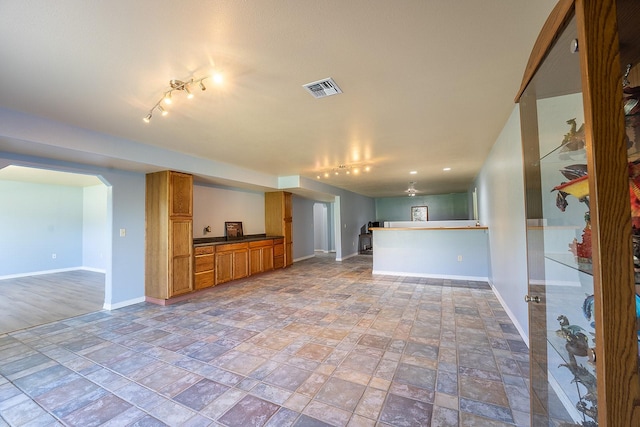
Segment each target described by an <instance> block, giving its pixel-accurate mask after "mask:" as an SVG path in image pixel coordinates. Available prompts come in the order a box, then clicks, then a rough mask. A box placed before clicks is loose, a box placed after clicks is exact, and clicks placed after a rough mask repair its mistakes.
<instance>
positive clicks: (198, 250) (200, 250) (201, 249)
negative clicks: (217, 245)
mask: <svg viewBox="0 0 640 427" xmlns="http://www.w3.org/2000/svg"><path fill="white" fill-rule="evenodd" d="M213 252H214V250H213V246H196V247H195V248H194V249H193V253H195V254H196V255H206V254H212V253H213Z"/></svg>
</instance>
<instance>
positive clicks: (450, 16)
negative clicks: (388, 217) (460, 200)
mask: <svg viewBox="0 0 640 427" xmlns="http://www.w3.org/2000/svg"><path fill="white" fill-rule="evenodd" d="M555 3H556V1H555V0H536V1H530V0H482V1H478V0H456V1H445V0H402V1H394V0H326V1H322V0H251V1H249V0H246V1H242V0H215V1H214V0H210V1H204V0H181V1H180V2H176V1H168V0H134V1H132V0H109V1H84V0H56V1H48V0H19V1H18V0H13V1H12V0H0V77H1V78H0V107H1V108H5V109H9V110H15V111H18V112H21V113H26V114H29V115H32V116H36V117H40V118H45V119H49V120H54V121H57V122H61V123H64V124H67V125H70V126H74V127H77V128H81V129H84V130H89V131H91V132H95V133H98V134H106V135H111V136H114V137H117V138H122V139H126V140H129V141H133V142H136V143H140V144H146V145H150V146H157V147H160V148H163V149H168V150H173V151H178V152H181V153H186V154H189V155H192V156H197V157H202V158H205V159H212V160H215V161H218V162H223V163H226V164H230V165H234V166H237V167H241V168H245V169H248V170H252V171H256V172H260V173H264V174H269V175H273V176H282V177H284V176H296V175H299V176H302V177H306V178H309V179H312V180H318V179H319V180H320V181H322V182H325V183H327V184H329V185H332V186H335V187H339V188H343V189H346V190H350V191H353V192H355V193H359V194H362V195H365V196H370V197H389V196H402V195H403V194H405V190H407V188H408V185H409V182H410V181H415V182H416V184H415V185H414V187H415V189H416V191H417V194H418V195H421V194H425V195H426V194H444V193H451V192H461V191H467V190H468V187H469V185H470V184H471V183H472V181H473V179H474V178H475V176H476V175H477V173H478V172H479V169H480V167H481V166H482V164H483V162H484V160H485V159H486V157H487V155H488V153H489V151H490V150H491V146H492V145H493V143H494V142H495V140H496V138H497V137H498V136H499V133H500V131H501V129H502V127H503V125H504V123H505V122H506V120H507V118H508V116H509V114H510V113H511V111H512V109H513V107H514V101H513V99H514V96H515V95H516V92H517V91H518V89H519V87H520V82H521V78H522V75H523V72H524V67H525V65H526V63H527V59H528V57H529V53H530V51H531V48H532V47H533V44H534V42H535V39H536V37H537V36H538V33H539V31H540V29H541V27H542V25H543V24H544V21H545V19H546V17H547V16H548V14H549V13H550V11H551V9H552V8H553V6H554V5H555ZM212 73H220V74H221V75H223V77H224V81H223V83H222V84H220V85H216V84H215V83H214V82H213V80H212V79H211V78H210V77H209V78H207V79H205V80H204V81H203V83H204V84H205V85H206V88H207V90H205V91H201V90H200V88H199V87H198V85H192V86H191V88H190V89H191V92H192V93H193V94H194V97H193V98H192V99H187V97H186V95H187V94H186V93H185V91H174V92H173V93H172V99H173V103H172V104H171V105H166V106H165V105H164V104H162V105H163V106H164V107H165V108H166V110H167V111H168V112H169V114H168V115H167V116H165V117H163V116H161V114H160V112H159V110H158V109H154V110H153V117H152V119H151V120H150V122H149V123H144V122H143V120H142V119H143V118H144V117H145V116H146V115H147V114H148V113H149V111H150V110H151V109H152V108H153V107H154V105H155V104H156V102H158V101H159V100H160V99H161V98H162V96H163V94H164V93H165V92H166V91H168V90H169V89H170V83H169V82H170V80H172V79H178V80H182V81H189V80H190V79H200V78H202V77H208V76H211V75H212ZM327 77H331V78H333V79H334V81H335V82H336V83H337V84H338V86H339V87H340V89H341V90H342V92H343V93H341V94H338V95H335V96H328V97H324V98H319V99H316V98H314V97H313V96H312V95H310V94H309V93H308V92H307V91H306V90H305V89H304V88H303V85H304V84H306V83H310V82H314V81H317V80H321V79H324V78H327ZM514 143H515V144H517V143H519V142H518V141H514ZM52 144H53V149H51V147H49V149H48V150H47V152H46V153H45V152H43V153H41V155H44V156H45V157H56V150H55V143H52ZM21 147H23V148H21ZM30 147H31V146H30V144H29V141H21V143H20V144H17V143H16V141H10V140H9V139H8V138H3V137H2V134H1V130H0V151H11V152H18V153H19V154H38V153H37V150H36V149H34V148H33V147H31V148H30ZM22 150H24V152H23V153H20V151H22ZM61 153H62V151H61ZM59 157H61V158H62V159H69V157H68V156H66V155H63V154H60V155H59ZM97 157H99V156H87V157H86V160H84V161H86V162H87V163H90V164H91V163H95V164H100V163H101V162H102V163H103V160H101V159H98V158H97ZM109 165H110V166H113V167H121V168H123V169H130V170H139V171H147V170H152V169H153V168H151V167H150V166H149V165H147V164H145V159H140V160H139V163H135V162H134V163H132V162H130V161H127V162H122V163H118V158H117V155H114V156H113V158H112V159H110V161H109ZM341 166H342V167H341ZM367 166H368V167H369V168H370V170H369V172H365V171H364V170H363V168H364V167H367ZM335 168H338V169H339V170H340V172H342V173H340V174H339V175H335V174H334V173H333V169H335ZM348 168H351V170H350V172H351V174H349V175H346V174H345V173H344V172H345V171H346V169H348ZM444 168H451V170H449V171H444V170H443V169H444ZM356 169H359V171H356ZM410 171H416V173H415V174H413V175H410V173H409V172H410ZM325 172H327V173H328V174H329V178H325V177H324V173H325ZM357 172H359V173H357ZM318 176H320V178H318Z"/></svg>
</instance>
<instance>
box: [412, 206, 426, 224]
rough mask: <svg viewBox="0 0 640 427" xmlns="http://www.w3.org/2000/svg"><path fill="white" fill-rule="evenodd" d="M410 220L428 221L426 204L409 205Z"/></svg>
mask: <svg viewBox="0 0 640 427" xmlns="http://www.w3.org/2000/svg"><path fill="white" fill-rule="evenodd" d="M411 221H429V208H428V207H427V206H411Z"/></svg>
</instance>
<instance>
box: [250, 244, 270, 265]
mask: <svg viewBox="0 0 640 427" xmlns="http://www.w3.org/2000/svg"><path fill="white" fill-rule="evenodd" d="M269 270H273V240H271V239H269V240H259V241H255V242H249V273H250V274H258V273H263V272H265V271H269Z"/></svg>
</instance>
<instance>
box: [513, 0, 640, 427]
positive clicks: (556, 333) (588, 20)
mask: <svg viewBox="0 0 640 427" xmlns="http://www.w3.org/2000/svg"><path fill="white" fill-rule="evenodd" d="M616 12H617V13H616ZM616 15H617V16H616ZM638 22H640V3H639V2H638V1H633V0H575V1H571V0H562V1H560V2H559V3H558V5H557V6H556V8H555V9H554V11H553V13H552V15H551V16H550V18H549V19H548V20H547V23H546V24H545V26H544V28H543V30H542V32H541V34H540V37H539V38H538V41H537V43H536V45H535V46H534V49H533V52H532V54H531V59H530V61H529V64H528V66H527V70H526V72H525V79H524V81H523V84H522V89H521V91H520V93H519V94H518V98H517V101H518V102H519V104H520V115H521V128H522V144H523V145H522V149H523V158H524V178H525V205H526V230H527V239H526V241H527V249H528V253H527V261H528V262H527V268H528V275H529V289H528V291H529V295H528V296H527V302H529V343H530V345H529V349H530V372H531V382H530V384H531V393H530V394H531V414H532V418H531V425H532V426H542V425H544V426H549V425H563V426H578V425H579V426H598V425H599V426H610V427H611V426H625V427H626V426H639V425H640V381H639V378H638V328H637V324H636V306H637V302H636V294H635V291H636V289H635V284H636V279H637V278H636V277H634V257H633V255H634V254H633V252H632V247H633V246H632V241H633V244H634V245H635V246H636V248H635V250H636V251H640V249H639V247H640V243H638V241H639V240H638V236H640V228H638V226H639V225H640V211H639V209H638V204H640V203H639V202H637V200H639V198H638V196H637V195H636V192H635V189H637V187H638V184H640V173H637V172H636V170H637V169H636V168H637V167H638V165H639V164H640V114H639V113H640V112H639V111H638V109H636V108H635V106H636V105H637V104H639V102H638V101H639V100H640V81H638V79H635V80H634V79H632V78H631V77H632V76H628V77H629V79H628V81H625V80H627V79H625V78H624V76H623V74H624V72H625V70H626V69H627V64H631V67H632V68H637V67H640V64H639V62H640V30H639V27H638V25H637V24H638ZM623 86H624V87H625V89H624V92H623ZM623 105H624V108H623ZM630 194H631V196H632V200H634V201H635V202H634V203H631V200H630ZM632 217H633V222H632ZM634 226H635V227H634ZM632 231H633V234H634V236H633V237H634V240H632ZM637 263H638V261H636V264H637ZM636 269H639V270H640V266H638V265H636Z"/></svg>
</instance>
